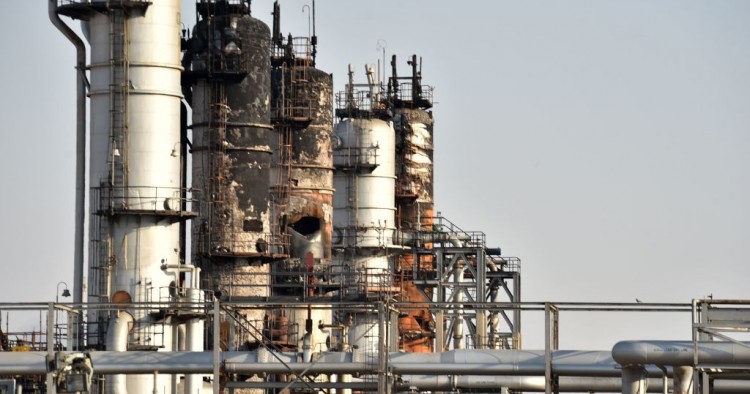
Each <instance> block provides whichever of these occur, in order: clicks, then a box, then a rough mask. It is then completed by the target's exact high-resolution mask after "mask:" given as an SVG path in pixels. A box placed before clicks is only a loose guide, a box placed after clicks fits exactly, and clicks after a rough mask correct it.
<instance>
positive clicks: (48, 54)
mask: <svg viewBox="0 0 750 394" xmlns="http://www.w3.org/2000/svg"><path fill="white" fill-rule="evenodd" d="M253 3H254V10H255V12H254V15H255V16H256V17H259V18H261V19H264V20H266V21H267V22H268V23H270V15H269V14H270V9H271V3H272V1H270V0H268V1H261V0H255V1H254V2H253ZM185 4H186V6H185V7H184V8H185V12H184V20H185V23H186V24H191V23H192V18H193V17H192V16H190V14H191V13H190V9H191V8H192V6H191V4H192V2H191V1H185ZM303 4H304V2H302V1H291V0H289V1H282V7H283V9H282V12H283V15H282V16H283V19H284V21H283V26H282V31H283V32H284V33H286V32H289V31H291V32H293V33H294V34H296V35H304V34H306V33H307V16H306V14H303V13H302V12H301V9H302V5H303ZM46 7H47V4H46V2H45V1H41V0H36V1H24V2H1V3H0V13H2V14H3V15H5V16H6V18H5V20H4V23H3V26H2V27H0V29H2V33H3V34H2V35H0V48H2V49H3V52H4V54H5V56H4V57H3V60H2V62H1V63H0V64H1V65H2V66H1V67H2V70H3V72H4V75H5V78H4V79H3V82H4V86H3V88H2V89H1V93H0V97H1V98H0V108H2V112H1V113H0V114H2V119H3V124H2V126H0V128H1V130H2V136H3V139H4V143H2V144H0V179H1V180H2V183H3V185H4V186H3V188H2V190H3V194H2V200H1V201H2V204H0V220H1V221H2V223H3V224H4V226H3V230H2V232H1V233H0V248H2V250H3V251H4V253H3V263H2V264H3V267H4V268H5V269H4V272H5V273H4V274H0V289H2V290H0V300H1V301H15V300H19V301H32V300H34V301H48V300H51V299H54V295H55V284H56V283H57V282H58V281H60V280H63V281H66V282H67V283H68V284H70V285H72V268H71V267H72V255H73V244H72V242H73V196H74V194H73V193H74V183H73V180H74V178H73V175H74V167H73V165H74V126H75V120H74V116H75V113H74V111H75V102H74V99H75V79H74V78H75V75H74V71H73V66H74V55H75V54H74V49H73V47H72V46H71V45H70V44H68V42H67V41H66V40H65V39H64V37H63V36H62V35H60V34H59V33H58V32H57V31H56V30H55V29H54V28H53V27H52V25H51V24H50V23H49V22H48V20H47V14H46V12H47V11H46ZM317 18H318V19H317V33H318V36H319V40H320V46H319V56H318V60H319V62H318V65H319V68H321V69H324V70H326V71H328V72H331V73H333V74H334V80H335V83H336V85H337V88H341V87H342V86H343V85H342V84H343V83H344V79H345V75H346V67H347V64H348V63H354V64H355V65H356V67H357V70H358V72H359V76H360V77H361V76H362V72H361V71H360V70H363V65H364V63H374V62H376V61H377V59H379V58H380V57H381V53H380V51H378V50H376V45H377V42H378V40H379V39H382V40H385V42H387V48H386V52H387V54H391V53H396V54H397V55H399V57H400V60H401V63H400V65H399V66H400V69H401V70H402V72H403V73H406V72H407V66H406V64H405V60H406V57H407V56H408V55H410V54H412V53H417V54H418V55H421V56H422V57H423V58H424V69H423V74H424V78H425V79H424V81H425V82H426V83H428V84H432V85H434V86H435V99H436V101H437V102H438V104H437V105H436V106H435V108H434V113H435V119H436V124H435V149H436V150H435V171H436V172H435V184H436V189H435V193H436V196H435V199H436V202H437V208H438V210H440V211H442V212H443V214H445V215H446V216H447V217H448V218H450V219H451V220H452V221H454V222H456V223H457V224H459V225H460V226H462V227H463V228H465V229H470V230H482V231H485V232H486V233H487V235H488V240H489V242H490V244H493V245H499V246H501V247H502V248H503V251H504V252H505V254H507V255H512V256H519V257H520V258H521V259H522V260H523V268H522V269H523V293H524V294H523V298H524V299H525V300H526V301H613V302H632V301H634V300H635V298H636V297H638V298H640V299H642V300H646V301H649V302H689V301H690V300H691V298H693V297H700V296H704V295H707V294H709V293H713V295H714V296H715V297H719V298H750V294H749V292H748V291H747V285H746V282H747V280H748V278H749V277H750V264H748V257H747V256H748V252H747V251H746V250H745V248H746V246H747V245H748V244H750V242H749V241H750V209H748V207H747V205H746V204H747V201H750V156H749V155H748V152H749V151H750V73H748V70H750V23H748V21H749V20H750V2H746V1H682V0H680V1H667V0H661V1H632V0H628V1H624V0H623V1H593V0H592V1H492V2H490V1H482V2H480V1H473V2H469V1H463V2H447V1H427V0H420V1H408V2H404V1H396V0H388V1H378V2H365V1H346V2H344V1H336V2H334V1H331V0H318V1H317ZM641 317H642V316H640V315H639V316H638V318H639V319H640V318H641ZM536 320H539V319H538V316H535V315H529V317H528V318H525V325H526V326H527V328H528V329H529V331H528V332H526V333H525V334H526V335H525V343H526V344H527V347H528V346H530V345H534V344H540V343H542V342H541V337H540V336H538V333H539V324H537V323H535V321H536ZM633 320H634V319H631V318H629V317H628V316H622V315H615V316H612V315H610V314H606V315H604V314H602V315H595V316H586V317H581V316H579V315H578V314H576V315H572V314H571V316H570V318H568V319H567V320H566V315H563V321H562V324H563V332H562V335H563V336H562V344H563V347H567V348H603V349H606V348H609V347H611V344H612V343H614V340H615V339H616V338H622V339H635V338H644V339H645V338H670V337H675V336H679V337H685V336H686V335H688V333H689V326H687V324H688V323H689V320H685V319H682V320H679V319H678V320H677V321H676V322H675V320H674V316H671V315H670V316H666V317H659V316H652V317H649V318H647V319H644V320H638V322H634V321H633ZM635 320H637V319H635ZM592 326H593V327H594V328H592ZM644 326H650V327H644ZM610 331H611V333H610ZM535 337H536V338H535Z"/></svg>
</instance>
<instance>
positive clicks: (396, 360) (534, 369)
mask: <svg viewBox="0 0 750 394" xmlns="http://www.w3.org/2000/svg"><path fill="white" fill-rule="evenodd" d="M543 353H544V352H543V351H512V350H511V351H508V350H481V351H479V350H464V351H460V352H456V351H452V352H444V353H422V354H418V353H391V354H390V356H389V358H390V360H389V362H390V364H389V368H390V369H391V370H392V371H393V373H395V374H397V375H401V377H402V380H403V381H404V383H403V384H402V387H407V388H408V387H410V386H416V387H418V388H419V389H421V390H444V389H448V387H449V386H450V385H457V386H456V387H458V388H467V389H470V388H474V389H490V388H492V387H494V388H498V387H500V386H502V387H506V386H504V385H507V387H508V388H517V389H518V390H526V391H544V385H543V383H544V378H543V376H544V364H543V362H544V361H543V360H544V357H543ZM604 354H606V352H589V351H556V352H554V353H553V371H554V373H555V374H556V375H558V376H559V381H560V385H561V386H560V387H561V391H565V392H571V391H587V389H595V391H603V392H607V391H617V390H614V389H612V387H614V386H617V388H618V389H619V387H620V386H619V382H620V379H619V378H618V376H619V373H620V370H619V369H617V367H616V366H615V365H614V361H613V360H612V359H607V357H605V356H604ZM90 356H91V361H92V364H93V367H94V373H96V374H102V375H111V374H144V373H153V372H154V371H158V372H159V373H162V374H176V373H185V374H209V373H211V372H212V370H213V355H212V352H148V351H131V352H113V351H103V352H91V353H90ZM221 358H222V360H221V362H222V364H223V365H224V368H225V372H228V373H258V374H259V373H286V372H289V371H290V370H291V371H292V372H294V373H301V372H303V371H306V373H309V374H329V373H352V374H353V373H365V374H366V373H375V372H374V371H375V366H376V365H375V364H374V363H363V362H352V353H345V352H331V353H321V354H320V357H319V360H318V361H316V362H314V363H301V362H296V360H297V359H298V354H297V353H291V352H289V353H275V352H270V351H267V350H265V349H261V350H258V351H253V352H222V353H221ZM493 359H494V362H493V361H492V360H493ZM472 360H473V361H474V362H470V361H472ZM585 361H588V364H586V363H584V362H585ZM284 364H286V365H284ZM539 365H541V368H540V366H539ZM287 366H289V369H287ZM410 371H418V372H410ZM647 371H648V375H649V376H651V377H652V379H657V378H658V376H659V375H660V374H661V371H659V370H658V369H653V370H651V369H648V370H647ZM45 373H47V364H46V352H0V375H41V374H45ZM488 374H489V375H488ZM440 375H444V376H440ZM454 375H465V376H460V377H458V378H457V377H456V376H454ZM493 375H496V376H493ZM446 379H449V380H446ZM456 379H458V380H456ZM657 380H659V379H657ZM538 381H540V382H541V386H539V385H538V384H539V383H538ZM446 385H448V386H446ZM492 385H494V386H492ZM490 386H492V387H490ZM450 387H452V386H450ZM540 387H541V388H540ZM649 387H655V388H656V389H655V390H656V391H658V389H659V388H660V387H661V383H660V381H659V382H656V381H654V382H650V384H649ZM651 391H652V390H651V389H649V392H651ZM747 392H750V381H748V380H735V379H730V380H727V379H715V380H714V393H717V394H718V393H747Z"/></svg>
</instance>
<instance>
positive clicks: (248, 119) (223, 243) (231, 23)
mask: <svg viewBox="0 0 750 394" xmlns="http://www.w3.org/2000/svg"><path fill="white" fill-rule="evenodd" d="M196 10H197V17H198V21H197V23H196V25H195V27H194V29H193V33H192V36H191V37H190V39H189V40H188V43H187V50H186V52H185V54H184V57H183V65H184V68H185V72H184V78H183V86H184V89H185V91H186V94H185V96H186V97H187V98H188V99H189V102H190V104H191V107H192V110H193V119H192V131H193V143H192V153H193V166H192V169H193V187H194V189H196V192H195V193H196V194H198V193H200V194H199V196H198V200H199V202H200V216H199V217H198V218H197V219H196V220H195V221H194V225H193V245H194V249H193V250H194V255H195V259H196V260H197V265H199V266H200V267H202V268H203V272H204V277H205V279H204V288H206V289H210V290H214V291H215V292H216V294H217V295H219V296H221V297H222V298H223V299H227V300H232V299H236V298H237V297H266V296H268V295H270V279H269V265H268V264H267V263H268V262H269V261H271V260H274V259H276V258H279V257H280V256H281V257H283V256H285V253H286V250H285V249H286V247H285V245H284V243H283V242H282V240H281V239H280V238H279V237H278V236H277V235H278V234H273V233H272V231H271V230H272V229H271V220H270V218H271V205H270V191H269V190H270V179H271V156H272V153H273V150H272V147H271V144H272V139H273V138H272V137H273V134H274V131H273V126H272V125H271V121H270V105H269V104H270V89H271V79H270V73H269V70H270V55H269V48H270V29H269V28H268V26H267V25H266V24H265V23H263V22H261V21H260V20H258V19H255V18H253V17H252V16H250V9H249V5H248V4H246V2H244V1H243V2H235V1H233V2H230V1H198V2H197V3H196ZM245 317H246V318H247V319H249V320H250V321H258V322H260V321H262V319H263V313H262V311H257V310H248V311H246V315H245ZM257 328H258V329H259V327H257ZM246 340H248V341H251V342H252V341H257V336H255V339H252V338H247V339H246Z"/></svg>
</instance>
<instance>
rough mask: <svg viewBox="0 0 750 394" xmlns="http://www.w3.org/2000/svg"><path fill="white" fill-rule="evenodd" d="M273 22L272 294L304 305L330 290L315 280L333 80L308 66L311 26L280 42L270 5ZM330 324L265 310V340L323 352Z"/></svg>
mask: <svg viewBox="0 0 750 394" xmlns="http://www.w3.org/2000/svg"><path fill="white" fill-rule="evenodd" d="M314 7H315V5H314V3H313V8H312V10H313V12H314ZM273 16H274V20H273V34H272V41H273V43H272V57H271V65H272V100H271V119H272V122H273V124H274V127H275V130H276V133H277V135H276V136H277V143H276V145H275V147H276V149H275V152H274V153H275V154H274V164H273V176H272V180H273V181H272V183H273V185H272V193H271V195H272V198H273V203H272V207H273V215H272V228H273V229H274V231H275V232H277V233H279V234H281V235H282V236H283V237H284V239H287V240H288V241H289V249H288V253H289V258H288V259H285V260H283V261H280V262H279V263H277V264H274V266H273V268H272V272H273V290H272V295H273V296H274V297H276V299H293V300H297V301H312V300H313V299H315V298H317V297H320V296H323V295H326V293H328V292H329V290H330V287H329V286H328V285H327V284H326V283H325V281H324V280H323V278H324V277H325V276H326V275H325V273H326V272H328V271H329V270H330V264H331V231H332V222H333V191H334V189H333V151H332V146H331V140H332V138H331V135H332V123H333V108H332V105H333V103H332V96H333V93H332V92H333V79H332V76H331V75H330V74H328V73H326V72H324V71H322V70H319V69H317V68H316V67H315V58H316V53H317V49H316V47H317V37H316V36H315V29H314V19H313V26H312V27H313V29H312V30H313V31H312V35H311V36H306V37H294V36H292V35H291V34H289V35H287V36H286V37H284V36H283V35H282V34H281V10H280V7H279V4H278V2H275V3H274V12H273ZM330 321H331V315H330V307H328V308H325V309H321V308H320V307H318V308H312V307H307V308H297V309H295V308H284V309H278V310H273V311H267V326H268V327H267V328H268V330H267V333H268V339H269V340H270V341H271V342H272V343H274V344H275V345H277V346H281V347H282V348H289V349H294V348H300V347H306V348H307V349H308V350H309V349H311V348H316V349H325V348H326V341H327V340H328V336H329V332H328V331H329V330H328V328H327V326H329V325H330Z"/></svg>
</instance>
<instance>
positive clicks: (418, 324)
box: [388, 55, 435, 352]
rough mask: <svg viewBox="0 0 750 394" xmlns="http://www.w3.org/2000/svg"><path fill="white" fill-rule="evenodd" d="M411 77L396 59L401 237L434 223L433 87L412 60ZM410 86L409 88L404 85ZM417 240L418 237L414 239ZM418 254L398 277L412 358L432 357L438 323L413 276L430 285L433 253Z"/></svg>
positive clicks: (402, 329)
mask: <svg viewBox="0 0 750 394" xmlns="http://www.w3.org/2000/svg"><path fill="white" fill-rule="evenodd" d="M408 64H409V65H410V66H412V75H411V76H409V77H403V78H399V77H398V76H397V75H396V56H395V55H394V56H393V59H392V62H391V66H392V68H393V76H392V77H391V79H390V81H389V86H388V88H389V91H390V102H391V103H392V104H393V107H394V110H393V112H394V116H393V120H394V128H395V130H396V177H397V179H398V181H397V184H396V209H397V217H398V228H399V230H400V232H401V233H402V234H408V233H420V232H432V231H433V230H434V229H433V225H434V217H435V211H434V207H435V200H434V197H433V196H434V194H433V178H434V176H433V164H432V153H433V141H432V134H433V124H434V121H433V118H432V111H429V109H430V108H432V87H431V86H422V85H421V82H422V76H421V70H420V69H421V65H420V66H418V64H417V56H416V55H413V56H412V58H411V60H410V61H409V62H408ZM400 80H401V81H404V80H405V81H407V82H400ZM411 238H413V239H415V240H418V239H419V237H411ZM412 246H413V247H414V249H413V251H411V252H409V253H404V254H402V255H400V256H398V264H397V266H396V273H397V275H396V277H397V278H401V283H400V284H401V288H402V294H401V298H400V301H404V302H409V303H411V306H410V308H409V310H406V311H404V313H403V314H402V317H400V318H399V323H398V324H399V336H400V343H399V348H400V349H403V350H405V351H407V352H432V351H433V349H434V347H433V340H434V335H435V333H434V331H435V321H434V319H433V318H432V314H431V312H430V310H429V308H428V305H427V304H428V303H429V302H431V301H432V293H433V288H432V287H429V286H421V288H420V287H418V286H417V285H416V284H415V283H414V279H415V278H414V275H415V274H416V275H417V276H420V277H421V279H431V275H433V274H434V272H435V269H434V267H433V263H434V261H433V260H434V258H433V255H432V254H430V253H419V252H418V250H419V249H422V250H429V249H431V248H432V244H431V243H429V242H421V241H416V242H415V244H414V245H412Z"/></svg>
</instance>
